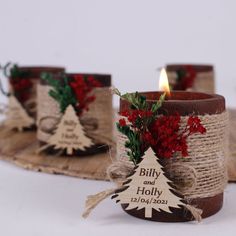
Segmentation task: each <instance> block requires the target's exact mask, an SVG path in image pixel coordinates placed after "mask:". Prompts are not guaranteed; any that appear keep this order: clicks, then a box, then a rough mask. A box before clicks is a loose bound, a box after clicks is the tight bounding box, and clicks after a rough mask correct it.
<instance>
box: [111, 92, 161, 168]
mask: <svg viewBox="0 0 236 236" xmlns="http://www.w3.org/2000/svg"><path fill="white" fill-rule="evenodd" d="M113 93H114V94H116V95H118V96H119V97H120V98H121V99H123V100H125V101H127V102H129V103H130V108H131V109H132V110H142V111H149V110H150V111H151V112H152V114H153V115H152V116H151V117H143V118H141V117H138V118H137V119H136V121H135V127H136V128H135V129H134V128H133V127H132V126H131V125H129V126H128V125H126V126H121V125H120V124H119V123H116V126H117V129H118V131H119V132H121V133H122V134H124V135H125V136H126V137H127V139H128V140H127V141H126V142H125V147H126V148H128V149H129V150H128V151H127V155H128V157H129V159H130V161H132V162H133V163H134V164H135V165H137V164H138V163H139V162H140V160H141V157H142V156H143V150H142V140H141V134H142V133H143V132H145V131H147V130H148V128H149V126H150V125H151V123H152V122H153V121H154V120H155V119H156V118H157V116H158V109H160V108H161V106H162V104H163V102H164V100H165V96H166V94H165V93H163V94H162V95H161V96H160V98H159V100H157V102H156V103H153V104H152V105H151V106H150V105H149V104H148V102H147V99H146V97H145V96H143V95H141V94H139V93H138V92H136V93H125V94H123V95H122V94H121V93H120V91H119V90H118V89H116V88H115V89H113Z"/></svg>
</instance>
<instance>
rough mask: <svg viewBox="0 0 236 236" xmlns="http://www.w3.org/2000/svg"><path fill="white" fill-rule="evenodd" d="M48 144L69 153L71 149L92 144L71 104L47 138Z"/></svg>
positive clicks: (79, 148)
mask: <svg viewBox="0 0 236 236" xmlns="http://www.w3.org/2000/svg"><path fill="white" fill-rule="evenodd" d="M48 144H49V145H52V146H54V148H55V149H65V150H66V153H67V154H69V155H71V154H73V150H82V151H84V150H85V148H88V147H90V146H92V145H93V142H92V140H91V139H90V138H89V137H87V136H86V134H85V131H84V127H83V126H82V125H81V123H80V120H79V118H78V117H77V115H76V112H75V110H74V108H73V106H72V105H69V106H68V107H67V108H66V110H65V113H64V114H63V116H62V118H61V121H60V122H59V124H58V125H57V129H56V130H55V132H54V134H53V135H52V136H51V137H50V138H49V140H48Z"/></svg>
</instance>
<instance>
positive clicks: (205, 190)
mask: <svg viewBox="0 0 236 236" xmlns="http://www.w3.org/2000/svg"><path fill="white" fill-rule="evenodd" d="M122 118H124V117H122ZM199 118H200V119H201V123H202V124H203V125H204V127H205V128H206V130H207V132H206V134H203V135H202V134H194V135H192V136H190V137H189V138H188V140H187V142H188V152H189V156H188V157H186V158H183V157H182V156H181V155H180V154H178V155H177V156H176V157H174V158H170V159H166V160H164V162H165V164H164V167H165V168H166V171H167V174H168V175H169V176H170V179H172V181H173V182H174V184H175V186H176V189H177V190H178V191H179V192H180V193H181V194H182V195H183V196H184V197H185V199H194V198H205V197H213V196H216V195H217V194H219V193H222V192H223V191H224V188H225V186H226V184H227V163H226V158H225V157H226V156H227V155H228V146H227V143H228V142H227V140H228V133H227V126H228V113H227V112H224V113H222V114H216V115H204V116H199ZM187 119H188V117H181V128H182V129H183V128H184V127H185V125H186V122H187ZM125 141H126V137H125V136H124V135H122V134H120V133H119V134H118V136H117V159H118V161H119V162H122V163H123V165H125V166H127V165H131V162H130V161H128V156H127V154H126V148H125V146H124V143H125ZM112 172H114V171H113V170H112Z"/></svg>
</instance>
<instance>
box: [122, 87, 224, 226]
mask: <svg viewBox="0 0 236 236" xmlns="http://www.w3.org/2000/svg"><path fill="white" fill-rule="evenodd" d="M140 94H142V95H144V96H145V97H146V99H147V101H148V103H149V104H152V103H155V102H156V101H157V99H159V97H160V95H161V94H162V93H161V92H141V93H140ZM129 109H130V104H129V103H128V102H127V101H124V100H120V112H122V111H127V110H129ZM176 112H178V113H179V114H180V115H181V119H185V117H188V116H190V115H197V116H199V118H200V119H201V121H202V124H203V125H205V127H206V129H207V131H206V135H205V136H206V137H205V136H204V137H200V138H199V139H200V140H199V141H200V142H201V145H202V146H198V145H197V144H196V137H195V139H192V140H191V137H189V138H188V146H189V149H191V150H190V151H189V156H188V157H184V158H183V157H181V156H180V157H178V158H170V159H165V158H162V165H163V166H164V167H167V166H169V165H170V164H180V165H181V164H183V163H184V164H185V165H189V167H190V168H191V169H192V171H193V172H194V174H193V172H191V171H190V172H189V170H188V169H186V173H184V172H183V171H179V172H178V170H175V173H172V172H171V171H172V169H168V168H167V174H168V175H169V176H170V179H171V180H172V181H173V183H174V184H176V186H178V185H179V186H181V184H186V183H185V182H184V180H185V178H189V176H190V174H193V176H194V178H195V187H193V189H189V190H188V189H187V190H186V189H184V190H183V189H182V190H181V188H180V189H178V187H177V189H178V190H179V191H180V192H181V194H182V195H183V196H184V199H185V200H186V201H187V202H188V203H190V204H191V205H193V206H195V207H197V208H200V209H202V210H203V213H202V217H203V218H205V217H208V216H211V215H213V214H215V213H216V212H218V211H219V210H220V209H221V207H222V204H223V189H224V186H225V184H226V181H227V178H226V164H225V149H224V147H225V146H224V142H225V139H226V129H225V126H226V125H227V116H226V114H225V99H224V97H222V96H220V95H209V94H205V93H197V92H182V91H181V92H177V91H176V92H172V93H171V96H170V97H169V98H168V99H167V100H165V101H164V103H163V105H162V107H161V109H160V110H159V113H160V115H174V114H175V113H176ZM211 136H212V137H211ZM194 140H195V141H194ZM118 142H119V141H118ZM212 145H216V146H217V150H213V149H212ZM203 149H204V150H205V149H206V150H207V151H204V150H203ZM218 155H219V156H218ZM127 158H128V157H127ZM159 158H161V157H159ZM127 160H128V159H127ZM176 175H177V176H176ZM177 179H178V181H177ZM176 181H177V182H178V183H176ZM182 181H183V182H182ZM181 182H182V183H181ZM126 206H127V205H122V207H123V208H125V207H126ZM125 211H126V210H125ZM126 212H127V213H128V214H130V215H133V216H135V217H138V218H142V219H145V217H144V209H141V210H136V209H133V210H127V211H126ZM150 220H153V221H165V222H175V221H176V222H177V221H188V220H192V216H191V214H190V213H189V212H188V211H186V209H175V210H173V214H170V213H167V212H158V211H156V210H153V215H152V218H151V219H150Z"/></svg>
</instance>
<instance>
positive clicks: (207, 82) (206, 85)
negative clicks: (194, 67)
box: [167, 71, 215, 93]
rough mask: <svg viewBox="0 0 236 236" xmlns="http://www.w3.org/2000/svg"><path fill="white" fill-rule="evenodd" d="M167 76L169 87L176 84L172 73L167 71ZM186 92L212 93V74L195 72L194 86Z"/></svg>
mask: <svg viewBox="0 0 236 236" xmlns="http://www.w3.org/2000/svg"><path fill="white" fill-rule="evenodd" d="M167 76H168V80H169V83H170V85H172V86H173V85H174V84H176V83H177V74H176V72H173V71H167ZM188 91H196V92H203V93H214V92H215V84H214V72H213V71H208V72H197V73H196V77H195V79H194V84H193V87H192V88H189V89H188Z"/></svg>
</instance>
